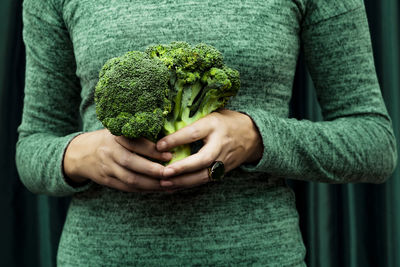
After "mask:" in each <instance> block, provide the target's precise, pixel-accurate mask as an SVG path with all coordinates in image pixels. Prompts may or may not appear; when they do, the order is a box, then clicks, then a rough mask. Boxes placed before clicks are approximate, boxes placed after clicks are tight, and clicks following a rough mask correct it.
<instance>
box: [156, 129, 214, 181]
mask: <svg viewBox="0 0 400 267" xmlns="http://www.w3.org/2000/svg"><path fill="white" fill-rule="evenodd" d="M218 140H219V139H218V138H213V137H212V135H211V136H210V139H209V141H208V142H207V143H206V144H205V145H204V146H203V147H202V148H201V149H200V150H199V152H197V153H196V154H193V155H191V156H189V157H186V158H184V159H182V160H179V161H176V162H174V163H172V164H170V165H168V166H167V167H165V168H164V171H163V176H164V177H172V176H175V175H179V174H182V173H189V172H194V171H198V170H201V169H205V168H208V167H209V166H210V165H211V164H212V163H213V162H214V161H215V160H216V159H217V158H218V157H219V155H220V153H221V144H220V142H219V141H218Z"/></svg>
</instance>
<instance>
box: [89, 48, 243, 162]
mask: <svg viewBox="0 0 400 267" xmlns="http://www.w3.org/2000/svg"><path fill="white" fill-rule="evenodd" d="M239 87H240V79H239V72H238V71H236V70H233V69H231V68H229V67H227V66H226V65H224V62H223V57H222V54H221V53H220V52H219V51H218V50H217V49H216V48H214V47H212V46H210V45H207V44H198V45H196V46H193V47H192V46H190V45H189V44H188V43H186V42H173V43H171V44H168V45H162V44H161V45H154V46H150V47H148V48H147V49H146V51H145V52H139V51H133V52H128V53H126V54H125V55H123V56H121V57H117V58H113V59H110V60H108V61H107V62H106V63H105V65H104V66H103V68H102V69H101V71H100V74H99V82H98V84H97V86H96V89H95V102H96V113H97V116H98V118H99V120H100V121H101V122H102V123H103V125H104V126H105V127H106V128H108V129H109V130H110V132H111V133H112V134H114V135H123V136H126V137H128V138H138V137H145V138H148V139H150V140H152V141H156V140H157V139H158V138H160V137H161V136H162V135H163V134H164V135H168V134H171V133H174V132H176V131H178V130H179V129H181V128H183V127H185V126H187V125H189V124H191V123H193V122H195V121H197V120H199V119H200V118H202V117H204V116H206V115H207V114H210V113H211V112H213V111H215V110H217V109H219V108H222V107H224V106H225V104H226V103H227V101H228V100H229V98H230V97H232V96H234V95H236V93H237V92H238V90H239ZM173 154H174V157H173V159H172V160H171V162H174V161H177V160H180V159H183V158H185V157H187V156H189V155H190V154H191V148H190V145H183V146H180V147H177V148H175V149H174V150H173ZM171 162H170V163H171Z"/></svg>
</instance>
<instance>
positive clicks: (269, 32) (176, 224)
mask: <svg viewBox="0 0 400 267" xmlns="http://www.w3.org/2000/svg"><path fill="white" fill-rule="evenodd" d="M23 21H24V30H23V36H24V42H25V45H26V60H27V61H26V84H25V99H24V110H23V119H22V123H21V125H20V127H19V129H18V131H19V140H18V143H17V155H16V163H17V167H18V171H19V174H20V177H21V180H22V181H23V183H24V184H25V185H26V187H27V188H28V189H30V190H31V191H32V192H35V193H41V194H47V195H53V196H68V195H69V196H72V201H71V204H70V207H69V210H68V214H67V218H66V222H65V225H64V229H63V232H62V236H61V240H60V244H59V248H58V254H57V262H58V265H60V266H99V265H107V266H134V265H135V266H136V265H138V266H141V265H145V266H148V265H150V266H152V265H156V266H157V265H166V266H171V265H173V266H176V265H184V266H188V265H252V264H254V265H264V266H304V265H305V263H304V257H305V253H306V251H305V247H304V244H303V241H302V237H301V233H300V230H299V224H298V213H297V211H296V207H295V198H294V194H293V192H292V190H291V189H290V188H289V187H288V186H287V185H286V183H285V178H291V179H299V180H305V181H317V182H326V183H353V182H370V183H381V182H384V181H385V179H386V178H387V177H388V176H389V175H390V174H391V173H392V171H393V169H394V167H395V165H396V160H397V158H396V155H397V151H396V143H395V139H394V135H393V129H392V125H391V119H390V117H389V116H388V113H387V110H386V107H385V105H384V102H383V100H382V96H381V92H380V88H379V85H378V82H377V77H376V73H375V68H374V62H373V55H372V49H371V42H370V35H369V30H368V23H367V19H366V14H365V8H364V5H363V3H362V1H361V0H346V1H325V0H322V1H321V0H295V1H252V2H251V3H249V2H243V1H236V0H233V1H220V0H217V1H209V0H203V1H180V0H172V1H161V2H160V1H152V0H149V1H142V2H132V1H118V0H115V1H78V0H67V1H62V0H40V1H37V0H25V1H24V4H23ZM171 41H186V42H188V43H191V44H197V43H201V42H203V43H207V44H210V45H213V46H214V47H216V48H217V49H218V50H220V51H221V52H222V54H223V55H224V58H225V62H226V64H227V65H228V66H231V67H232V68H234V69H237V70H239V72H240V75H241V89H240V91H239V93H238V95H237V96H236V97H235V98H234V99H232V101H231V102H230V103H229V104H228V106H226V109H223V110H220V111H217V112H214V113H212V114H210V115H209V116H207V117H205V118H203V119H201V120H199V121H198V122H196V123H194V124H192V125H190V126H188V127H186V128H184V129H182V130H180V131H178V132H176V133H174V134H171V135H169V136H165V137H163V138H162V139H161V140H159V141H158V142H157V143H152V142H150V141H148V140H145V139H135V140H129V139H126V138H123V137H116V136H113V135H111V134H110V133H109V132H108V131H107V130H105V129H103V126H102V125H101V123H100V122H99V120H98V119H97V118H96V113H95V106H94V100H93V92H94V87H95V85H96V83H97V81H98V73H99V70H100V69H101V67H102V65H103V64H104V63H105V61H107V60H108V59H109V58H112V57H116V56H120V55H122V54H124V53H125V52H127V51H132V50H140V51H143V50H144V49H145V48H146V47H147V46H148V45H150V44H156V43H164V44H167V43H170V42H171ZM301 50H303V52H304V55H305V59H306V63H307V66H308V68H309V70H310V73H311V76H312V79H313V82H314V84H315V88H316V92H317V95H318V101H319V104H320V105H321V109H322V114H323V117H324V121H322V122H311V121H307V120H301V121H299V120H296V119H291V118H288V103H289V100H290V97H291V95H292V85H293V78H294V73H295V69H296V64H297V61H298V56H299V53H300V51H301ZM293 90H296V88H293ZM197 140H202V141H203V142H204V145H203V146H202V148H201V149H200V150H199V152H197V153H195V154H193V155H192V156H190V157H188V158H186V159H184V160H181V161H178V162H176V163H173V164H171V165H168V166H163V165H162V164H160V163H157V162H159V161H168V160H169V159H170V158H171V153H170V152H168V151H170V150H171V149H172V148H173V147H175V146H177V145H180V144H186V143H192V142H194V141H197ZM219 161H220V162H223V164H224V166H225V172H226V174H225V177H224V179H223V180H222V181H218V182H212V181H210V177H209V174H208V170H209V166H211V165H213V163H215V162H219Z"/></svg>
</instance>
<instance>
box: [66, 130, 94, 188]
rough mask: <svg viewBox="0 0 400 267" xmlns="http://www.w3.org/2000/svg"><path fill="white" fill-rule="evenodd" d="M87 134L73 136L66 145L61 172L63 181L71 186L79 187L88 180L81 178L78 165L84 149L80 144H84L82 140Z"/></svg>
mask: <svg viewBox="0 0 400 267" xmlns="http://www.w3.org/2000/svg"><path fill="white" fill-rule="evenodd" d="M86 135H87V134H80V135H77V136H75V137H74V138H73V139H72V140H71V142H70V143H69V144H68V146H67V148H66V150H65V153H64V158H63V172H64V176H65V180H66V182H67V183H68V184H70V185H71V186H74V187H76V186H79V185H81V184H84V183H86V182H87V181H88V178H86V177H83V176H82V175H81V174H80V171H79V170H80V163H81V162H82V153H84V151H86V150H85V148H83V147H82V144H84V143H85V141H84V140H83V139H86Z"/></svg>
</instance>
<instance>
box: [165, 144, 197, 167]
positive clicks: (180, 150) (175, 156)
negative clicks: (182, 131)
mask: <svg viewBox="0 0 400 267" xmlns="http://www.w3.org/2000/svg"><path fill="white" fill-rule="evenodd" d="M190 155H191V149H190V144H187V145H181V146H177V147H175V148H174V149H172V159H171V161H170V162H168V163H167V165H169V164H171V163H174V162H176V161H178V160H181V159H184V158H186V157H189V156H190Z"/></svg>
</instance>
